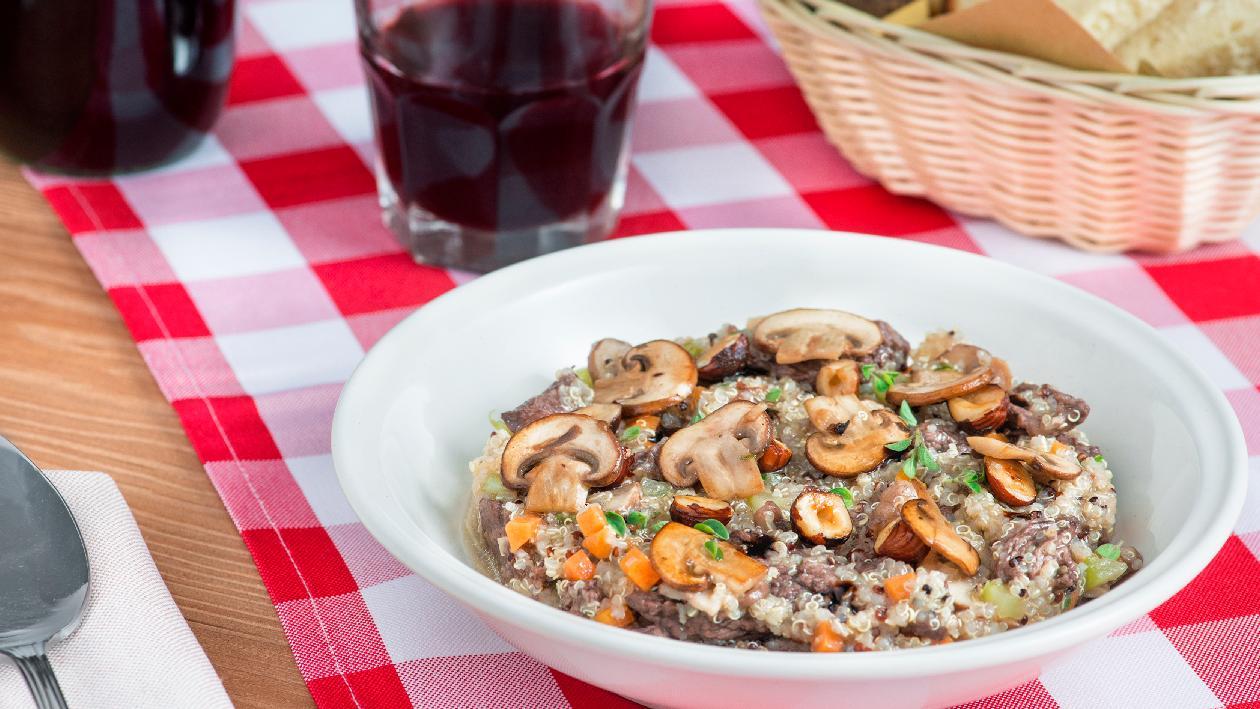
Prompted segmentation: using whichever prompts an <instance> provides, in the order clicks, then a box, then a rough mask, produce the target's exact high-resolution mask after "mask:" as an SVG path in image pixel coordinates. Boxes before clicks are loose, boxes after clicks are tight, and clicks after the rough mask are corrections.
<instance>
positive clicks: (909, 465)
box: [901, 456, 915, 480]
mask: <svg viewBox="0 0 1260 709" xmlns="http://www.w3.org/2000/svg"><path fill="white" fill-rule="evenodd" d="M901 472H902V474H903V475H905V476H906V477H907V478H910V479H911V480H913V479H914V474H915V470H914V456H910V457H909V458H906V462H905V463H903V464H902V466H901Z"/></svg>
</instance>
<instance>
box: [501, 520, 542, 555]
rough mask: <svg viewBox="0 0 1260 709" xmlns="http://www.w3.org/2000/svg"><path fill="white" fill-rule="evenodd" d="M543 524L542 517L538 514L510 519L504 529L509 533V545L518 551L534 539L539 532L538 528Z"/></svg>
mask: <svg viewBox="0 0 1260 709" xmlns="http://www.w3.org/2000/svg"><path fill="white" fill-rule="evenodd" d="M541 526H542V517H539V516H538V515H521V516H520V517H514V518H512V519H510V520H508V523H507V524H505V525H504V526H503V531H504V532H505V533H506V534H507V540H508V547H509V548H511V550H512V551H516V550H517V549H520V548H521V547H523V546H525V545H526V544H529V543H530V542H532V541H534V536H535V535H537V534H538V528H539V527H541Z"/></svg>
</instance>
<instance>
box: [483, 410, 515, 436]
mask: <svg viewBox="0 0 1260 709" xmlns="http://www.w3.org/2000/svg"><path fill="white" fill-rule="evenodd" d="M489 418H490V427H491V428H493V429H495V430H497V431H503V432H504V433H511V432H512V429H510V428H508V425H507V424H506V423H503V419H501V418H499V416H498V415H497V414H495V413H494V412H493V411H491V412H490V415H489Z"/></svg>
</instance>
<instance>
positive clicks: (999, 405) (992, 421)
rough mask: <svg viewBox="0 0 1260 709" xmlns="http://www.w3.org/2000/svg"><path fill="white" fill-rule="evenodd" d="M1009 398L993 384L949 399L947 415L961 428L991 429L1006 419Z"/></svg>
mask: <svg viewBox="0 0 1260 709" xmlns="http://www.w3.org/2000/svg"><path fill="white" fill-rule="evenodd" d="M1009 406H1010V399H1008V398H1007V397H1006V392H1005V391H1004V390H1003V389H1002V387H999V386H997V385H994V384H985V385H984V386H982V387H980V388H979V389H976V390H975V391H973V392H971V393H969V394H964V395H962V396H959V397H955V398H953V399H950V400H949V415H950V416H952V417H953V419H954V420H955V421H957V422H958V423H960V424H962V426H963V428H966V429H967V430H969V431H973V432H976V433H983V432H985V431H992V430H993V429H995V428H997V427H998V426H1001V425H1002V424H1003V423H1004V422H1005V421H1006V411H1007V409H1008V408H1009Z"/></svg>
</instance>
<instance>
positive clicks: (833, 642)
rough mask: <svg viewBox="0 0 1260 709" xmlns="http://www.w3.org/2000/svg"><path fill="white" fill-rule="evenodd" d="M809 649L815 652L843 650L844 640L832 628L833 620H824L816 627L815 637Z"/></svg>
mask: <svg viewBox="0 0 1260 709" xmlns="http://www.w3.org/2000/svg"><path fill="white" fill-rule="evenodd" d="M809 649H811V650H813V651H814V652H842V651H843V650H844V641H843V640H841V639H840V636H839V635H838V634H837V633H836V631H835V630H833V629H832V628H831V621H829V620H824V621H823V622H821V623H819V624H818V627H816V628H814V639H813V641H812V642H810V644H809Z"/></svg>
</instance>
